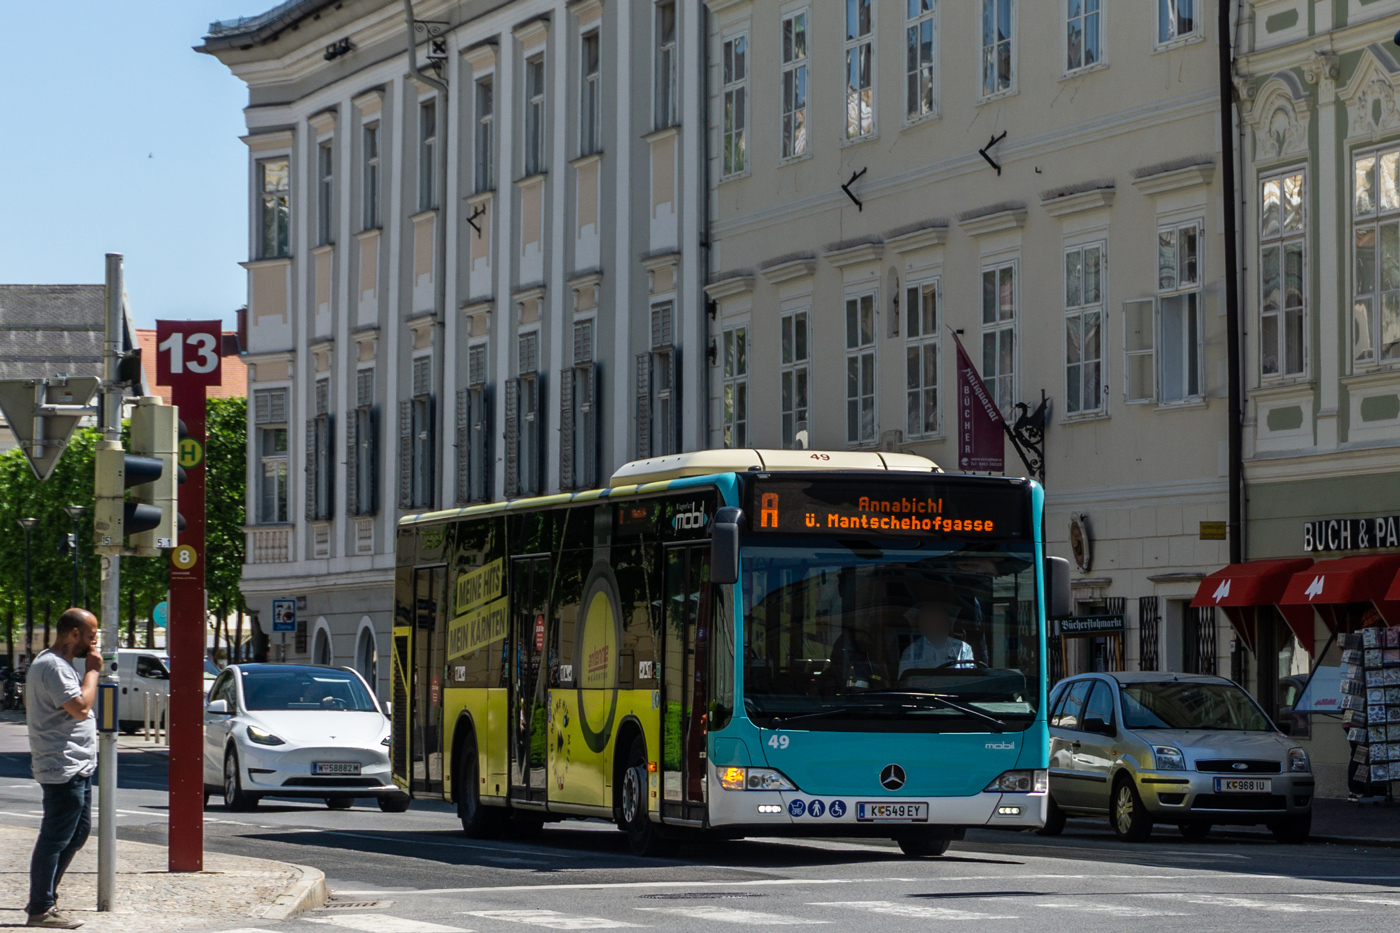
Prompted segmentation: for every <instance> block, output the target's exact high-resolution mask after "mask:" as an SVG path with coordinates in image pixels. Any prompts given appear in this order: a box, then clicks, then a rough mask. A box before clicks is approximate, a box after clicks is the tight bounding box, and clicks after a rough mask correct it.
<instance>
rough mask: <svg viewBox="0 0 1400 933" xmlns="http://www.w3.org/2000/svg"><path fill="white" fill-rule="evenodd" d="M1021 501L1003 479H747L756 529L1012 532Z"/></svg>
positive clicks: (1023, 507) (1019, 530) (1018, 531)
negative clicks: (985, 482) (993, 483)
mask: <svg viewBox="0 0 1400 933" xmlns="http://www.w3.org/2000/svg"><path fill="white" fill-rule="evenodd" d="M1027 503H1028V499H1027V497H1026V493H1025V490H1024V489H1020V488H1016V487H1012V486H1009V485H1008V486H1006V487H1004V488H993V487H989V486H971V485H962V484H959V485H953V484H951V483H950V484H946V485H945V484H938V483H871V482H861V483H851V482H841V481H836V482H821V481H817V482H808V481H782V480H776V481H759V482H755V483H754V485H753V486H752V487H751V489H750V494H749V502H748V509H747V512H748V517H749V530H750V531H755V532H783V533H788V534H793V533H798V534H833V533H836V534H857V535H882V536H883V535H908V536H919V537H922V536H935V537H949V536H951V537H962V536H968V537H973V538H982V537H986V538H1018V537H1021V536H1023V535H1025V534H1026V533H1027V531H1028V529H1029V523H1028V521H1027Z"/></svg>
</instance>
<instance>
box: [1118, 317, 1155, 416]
mask: <svg viewBox="0 0 1400 933" xmlns="http://www.w3.org/2000/svg"><path fill="white" fill-rule="evenodd" d="M1156 312H1157V301H1156V299H1154V298H1135V299H1133V300H1131V301H1125V302H1123V399H1124V401H1126V402H1151V401H1153V400H1155V399H1156V397H1157V372H1156V354H1155V343H1154V340H1155V335H1156V317H1157V313H1156Z"/></svg>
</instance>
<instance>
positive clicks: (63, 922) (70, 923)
mask: <svg viewBox="0 0 1400 933" xmlns="http://www.w3.org/2000/svg"><path fill="white" fill-rule="evenodd" d="M82 925H83V921H81V920H74V919H73V918H72V917H70V916H68V915H67V914H65V913H64V912H63V911H61V910H59V909H58V908H57V907H50V908H49V909H48V910H46V911H44V912H43V913H42V914H30V915H29V922H28V923H26V924H25V926H30V927H43V928H44V929H47V930H76V929H77V928H78V927H80V926H82Z"/></svg>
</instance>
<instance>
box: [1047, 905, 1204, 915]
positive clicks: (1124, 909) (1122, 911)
mask: <svg viewBox="0 0 1400 933" xmlns="http://www.w3.org/2000/svg"><path fill="white" fill-rule="evenodd" d="M1035 907H1036V909H1037V910H1045V909H1054V910H1077V911H1079V912H1081V913H1086V914H1113V915H1115V916H1118V917H1189V916H1191V915H1190V914H1184V913H1181V912H1179V911H1175V910H1151V909H1147V908H1143V907H1132V906H1129V905H1127V904H1089V903H1085V902H1083V901H1057V902H1052V903H1045V902H1040V901H1038V902H1036V905H1035Z"/></svg>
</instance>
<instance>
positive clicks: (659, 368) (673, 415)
mask: <svg viewBox="0 0 1400 933" xmlns="http://www.w3.org/2000/svg"><path fill="white" fill-rule="evenodd" d="M678 304H679V302H678V301H677V300H676V299H675V298H674V297H672V298H664V299H659V300H657V299H654V300H653V301H652V303H651V402H650V408H651V430H650V437H651V450H652V456H656V457H663V456H666V455H667V454H674V453H680V443H681V441H680V426H681V416H682V412H681V410H680V407H679V404H678V403H679V402H680V385H679V384H678V382H679V379H680V368H679V366H677V365H676V364H677V362H678V358H677V356H676V351H677V347H676V328H677V324H678V322H677V314H678ZM673 374H674V376H675V381H673V379H672V375H673Z"/></svg>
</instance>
